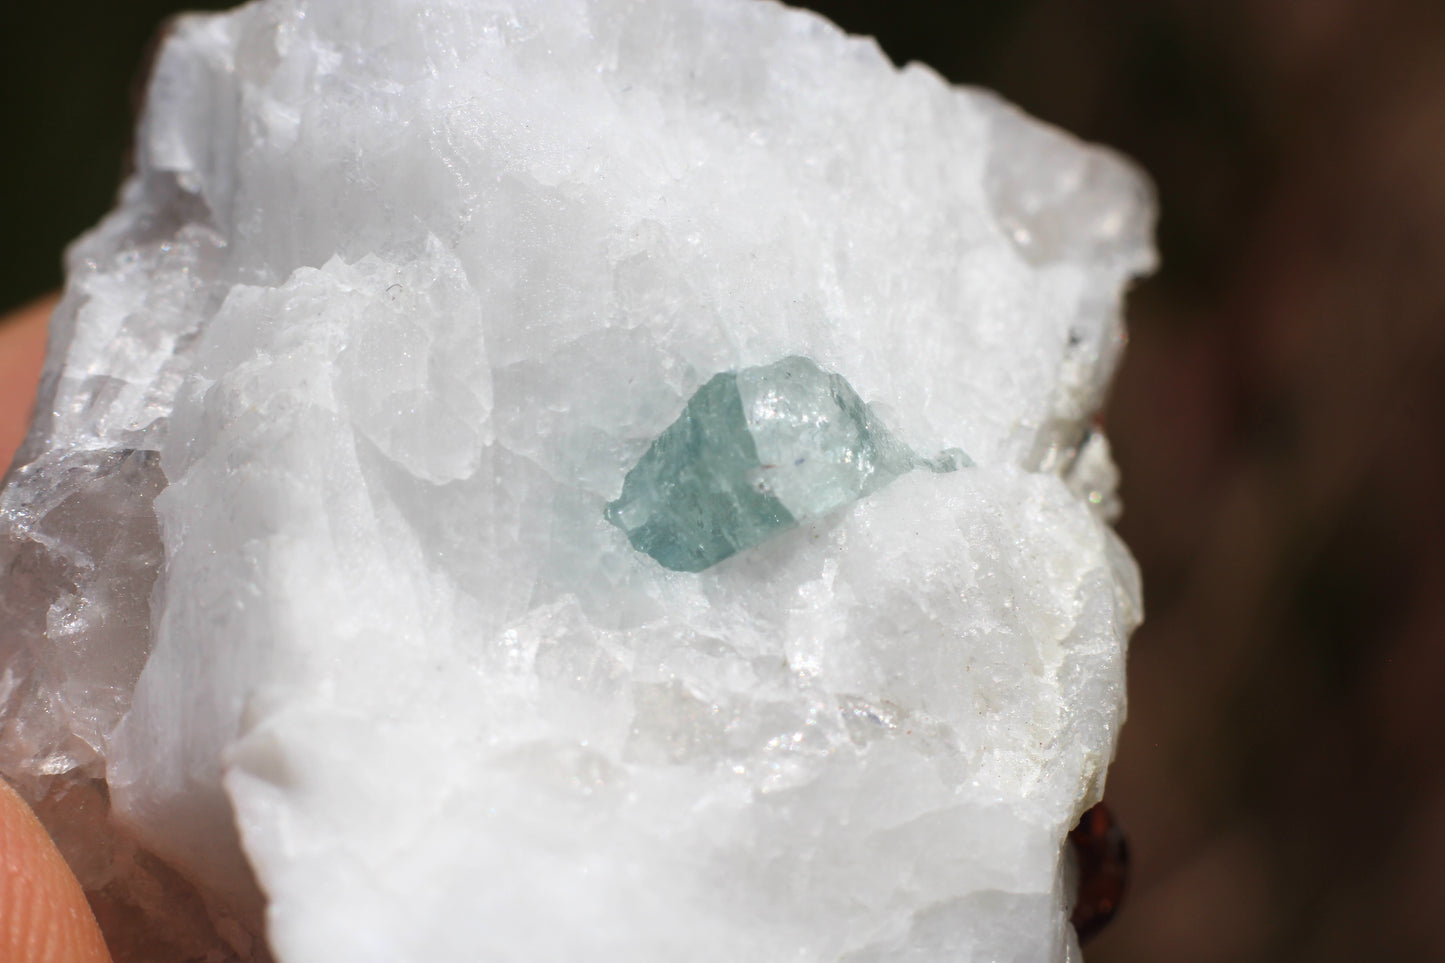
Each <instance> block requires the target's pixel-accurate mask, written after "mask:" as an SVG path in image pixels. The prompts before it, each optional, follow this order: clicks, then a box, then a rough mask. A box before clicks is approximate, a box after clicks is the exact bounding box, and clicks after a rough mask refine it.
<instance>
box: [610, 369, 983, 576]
mask: <svg viewBox="0 0 1445 963" xmlns="http://www.w3.org/2000/svg"><path fill="white" fill-rule="evenodd" d="M968 464H970V462H969V460H968V457H967V456H966V455H964V454H963V452H961V451H959V450H957V449H949V450H948V451H945V452H943V453H942V454H941V455H939V456H938V457H937V458H933V459H928V458H921V457H919V456H918V455H916V454H914V453H913V451H911V450H910V449H909V448H908V447H907V446H906V445H904V444H903V443H902V442H900V441H898V440H897V439H896V438H894V437H893V435H892V434H891V433H890V432H889V431H888V429H887V428H885V427H884V426H883V425H882V424H880V423H879V422H878V420H877V419H876V418H875V417H874V415H873V412H872V411H871V410H870V409H869V407H868V406H867V405H866V404H864V403H863V400H862V399H861V398H859V397H858V393H857V392H856V391H854V390H853V388H852V386H851V385H849V384H848V382H847V381H845V380H844V379H843V378H842V377H841V376H839V375H836V374H833V373H831V372H828V371H824V370H823V369H821V368H819V367H818V366H817V365H816V364H815V363H813V362H812V361H810V360H809V359H807V358H802V357H797V356H793V357H788V358H784V359H783V360H781V361H778V362H776V363H774V364H770V365H762V366H760V367H755V368H744V369H742V370H741V371H729V372H724V373H722V374H718V375H714V376H713V377H712V378H711V379H710V380H709V381H708V382H707V384H705V385H703V386H702V387H701V388H699V389H698V391H697V393H696V394H694V395H693V396H692V398H691V399H689V400H688V403H687V407H685V408H684V409H683V411H682V414H681V415H680V416H679V417H678V419H677V420H676V421H674V422H673V423H672V424H670V425H668V426H667V428H666V429H664V430H663V432H662V434H660V435H658V436H657V439H656V440H655V441H653V443H652V445H651V447H649V448H648V449H647V451H646V452H645V453H644V454H643V456H642V458H641V459H640V460H639V461H638V463H637V464H636V465H635V466H634V467H633V469H632V470H631V471H630V472H628V473H627V478H626V480H625V481H624V482H623V484H622V495H621V496H620V497H619V498H618V499H617V500H616V501H614V502H612V503H611V504H609V505H608V506H607V510H606V514H607V520H608V521H610V522H612V524H614V525H616V526H617V527H618V528H620V529H622V530H623V531H624V532H626V533H627V538H628V540H629V541H631V543H632V546H633V548H635V549H637V550H638V551H639V552H645V553H646V554H648V555H650V556H652V557H653V558H654V559H656V560H657V562H658V563H659V564H661V565H662V566H663V567H664V568H669V569H672V570H673V571H678V572H700V571H702V570H703V569H705V568H708V567H710V566H712V565H716V564H717V563H718V562H721V561H722V560H723V559H725V558H727V557H729V556H731V555H735V554H736V553H738V552H741V551H743V550H745V549H749V548H752V547H753V546H754V545H757V544H758V543H759V542H761V541H763V540H764V539H767V538H770V537H772V536H773V535H776V534H778V533H779V532H782V531H785V530H787V529H789V528H792V527H793V526H795V525H797V524H798V523H799V522H801V521H804V520H807V519H810V518H817V517H820V516H822V515H826V514H828V513H829V512H832V511H835V510H837V509H839V508H842V507H843V506H845V505H848V504H851V503H852V502H855V501H857V500H858V499H860V498H862V497H864V496H865V495H868V494H870V493H871V492H874V491H877V490H878V489H879V488H882V487H883V486H884V485H886V484H888V483H889V482H890V481H892V480H893V479H895V478H897V477H898V476H899V475H902V474H904V473H905V472H909V471H913V470H914V469H916V468H926V469H929V470H931V471H936V472H945V471H954V470H956V469H958V468H961V467H964V466H966V465H968Z"/></svg>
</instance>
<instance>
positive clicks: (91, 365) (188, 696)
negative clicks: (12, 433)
mask: <svg viewBox="0 0 1445 963" xmlns="http://www.w3.org/2000/svg"><path fill="white" fill-rule="evenodd" d="M136 144H137V150H136V165H135V173H134V174H133V175H132V176H131V178H130V179H129V181H128V182H127V184H126V185H125V188H124V190H123V193H122V196H121V199H120V203H119V205H118V207H117V209H116V210H115V211H114V212H113V213H112V214H111V215H110V216H109V217H107V218H106V219H105V221H104V222H103V223H102V224H100V225H99V226H98V227H97V228H96V229H95V230H94V231H93V232H91V233H90V234H89V235H87V236H86V237H85V238H83V239H82V240H81V241H79V242H78V243H77V245H76V246H75V247H74V248H73V249H72V250H71V252H70V254H69V260H68V263H69V276H68V281H67V287H66V296H65V298H64V300H63V302H62V304H61V306H60V308H59V309H58V311H57V313H56V316H55V319H54V322H53V325H52V335H51V343H50V350H49V357H48V361H47V368H46V374H45V377H44V381H43V384H42V387H41V394H40V399H39V404H38V411H39V415H38V416H37V418H36V421H35V424H34V426H33V429H32V431H31V434H30V436H29V439H28V440H27V442H26V444H25V446H24V448H23V449H22V451H21V453H20V455H19V456H18V458H17V461H16V463H15V466H14V467H13V468H12V470H11V472H10V474H9V475H8V477H7V481H6V484H5V487H4V488H3V490H0V572H3V573H4V580H3V584H0V770H3V772H4V774H5V776H6V777H7V778H9V779H11V780H12V781H13V782H15V783H16V785H17V786H19V787H20V788H21V790H22V791H23V792H24V793H25V794H26V795H27V796H28V797H29V798H30V799H31V800H32V802H34V803H35V804H36V805H37V807H38V809H39V810H40V812H41V813H42V816H43V817H44V819H45V820H46V821H47V823H48V824H49V826H50V827H51V829H52V830H53V831H54V832H55V833H56V835H57V836H58V837H59V838H60V840H61V843H62V847H63V849H64V850H65V852H66V853H67V856H68V857H69V858H70V859H71V861H72V865H74V866H75V868H76V869H77V872H78V873H79V874H80V876H81V878H82V881H83V882H84V883H85V885H86V886H87V887H88V888H89V889H90V891H91V892H92V894H93V895H94V896H95V898H96V900H97V903H98V905H103V906H104V907H106V914H107V918H108V919H111V920H115V921H118V922H117V926H118V927H119V925H120V923H123V922H125V921H126V920H129V923H130V926H129V932H130V933H131V934H132V937H131V941H130V942H123V941H121V942H118V943H117V955H118V957H120V958H121V959H122V960H125V959H135V960H142V959H143V960H147V961H155V963H164V961H169V960H193V959H202V958H204V959H209V960H264V959H267V958H275V959H277V960H280V961H282V963H320V961H334V960H346V961H349V963H350V961H363V963H364V961H396V960H421V959H425V960H434V961H474V960H479V959H482V960H497V961H510V960H526V961H529V963H541V961H549V960H558V961H561V960H576V959H583V958H585V959H589V960H602V961H610V960H616V961H627V963H647V961H673V960H678V959H687V960H692V961H697V963H708V961H717V963H737V961H739V960H759V961H768V960H776V961H782V960H788V961H794V963H803V961H843V960H846V961H849V963H870V961H879V963H883V961H889V963H896V961H919V963H924V961H927V963H943V961H948V963H965V961H970V960H972V961H983V960H995V959H1009V960H1019V961H1061V960H1065V959H1073V958H1076V954H1077V949H1076V943H1075V940H1074V936H1073V934H1072V932H1071V931H1070V930H1069V928H1068V925H1067V923H1066V919H1067V908H1066V906H1067V903H1068V900H1069V898H1070V893H1069V888H1068V882H1067V881H1068V874H1069V866H1068V861H1067V859H1066V858H1065V855H1064V849H1063V846H1064V838H1065V834H1066V832H1067V831H1068V829H1069V828H1070V826H1071V825H1072V824H1073V823H1074V821H1075V820H1076V819H1077V817H1078V815H1079V813H1080V812H1081V811H1082V810H1083V809H1084V808H1085V807H1086V806H1088V805H1089V804H1091V803H1092V802H1093V801H1095V800H1096V799H1097V798H1098V797H1099V794H1100V792H1101V788H1102V785H1103V778H1104V772H1105V768H1106V766H1107V764H1108V761H1109V759H1110V757H1111V755H1112V752H1113V747H1114V742H1115V738H1116V735H1117V732H1118V727H1119V724H1120V722H1121V721H1122V718H1123V709H1124V687H1123V678H1124V676H1123V670H1124V647H1125V642H1126V639H1127V636H1128V633H1129V631H1130V630H1131V628H1132V627H1133V626H1134V624H1135V623H1136V622H1137V620H1138V618H1139V595H1138V585H1137V581H1136V576H1135V570H1134V567H1133V564H1132V562H1131V561H1130V559H1129V557H1128V555H1127V553H1126V551H1125V550H1124V549H1123V548H1122V546H1121V545H1120V544H1119V542H1118V541H1117V540H1116V538H1115V537H1114V535H1113V534H1112V532H1111V531H1110V529H1109V527H1108V518H1107V511H1108V509H1109V508H1110V506H1111V505H1113V504H1114V493H1113V479H1114V470H1113V466H1112V463H1111V462H1110V460H1109V457H1108V448H1107V443H1106V442H1105V440H1104V438H1103V436H1102V435H1101V434H1099V433H1098V432H1097V431H1094V430H1091V428H1090V425H1091V418H1092V414H1093V412H1094V411H1095V409H1096V408H1097V406H1098V404H1099V402H1100V399H1101V397H1102V395H1103V392H1104V390H1105V387H1106V385H1107V382H1108V379H1109V376H1110V373H1111V371H1112V369H1113V366H1114V364H1115V361H1116V359H1117V355H1118V350H1119V347H1120V345H1121V344H1122V340H1123V339H1122V329H1121V325H1120V303H1121V297H1122V293H1123V291H1124V289H1125V287H1126V285H1127V283H1128V281H1129V279H1130V278H1131V277H1133V276H1135V275H1137V274H1139V273H1140V272H1141V271H1143V270H1146V269H1147V268H1148V267H1149V266H1150V264H1151V259H1152V254H1151V250H1150V246H1149V237H1148V235H1149V230H1150V222H1151V218H1152V206H1151V202H1150V198H1149V193H1148V190H1147V188H1146V186H1145V185H1144V183H1143V181H1142V179H1141V178H1140V177H1139V176H1138V175H1137V174H1136V173H1135V172H1134V171H1133V170H1132V168H1130V167H1129V166H1128V165H1127V164H1125V163H1122V162H1121V161H1120V160H1118V159H1117V158H1116V157H1114V156H1113V155H1111V154H1109V153H1108V152H1106V151H1103V150H1099V149H1096V148H1090V147H1086V146H1083V145H1080V144H1079V143H1077V142H1075V141H1074V140H1072V139H1070V138H1069V137H1067V136H1065V135H1063V134H1060V133H1058V132H1056V131H1053V130H1050V129H1048V128H1046V127H1044V126H1042V125H1040V124H1038V123H1036V122H1034V121H1031V120H1029V119H1028V118H1026V117H1024V116H1022V115H1021V114H1020V113H1018V112H1017V111H1016V110H1014V109H1013V108H1011V107H1008V106H1007V105H1005V104H1003V103H1002V102H1000V101H999V100H998V99H996V98H995V97H993V96H992V95H989V94H987V93H984V92H981V91H972V90H964V89H957V88H953V87H950V86H949V85H948V84H946V83H945V82H944V81H942V80H941V79H940V78H939V77H938V76H937V75H936V74H934V73H932V72H931V71H929V70H928V69H926V68H924V67H919V66H911V67H908V68H906V69H903V70H897V69H895V68H894V67H893V66H892V65H891V64H890V63H889V62H888V61H887V59H886V58H885V57H884V56H883V55H882V54H881V53H880V52H879V50H878V48H877V47H876V46H875V45H874V44H873V43H872V42H871V41H868V40H863V39H857V38H853V37H848V36H846V35H844V34H843V33H841V32H840V31H838V30H837V29H836V28H834V27H833V26H831V25H830V24H828V23H827V22H826V21H824V20H822V19H821V18H819V17H817V16H815V15H812V14H808V13H803V12H799V11H795V10H790V9H787V8H785V7H783V6H780V5H777V4H774V3H770V2H754V0H368V2H366V3H357V2H355V0H261V2H257V3H252V4H249V5H247V6H244V7H241V8H239V9H237V10H235V11H233V12H231V13H227V14H223V15H215V16H204V17H202V16H196V17H188V18H184V19H182V20H180V21H179V22H178V23H177V24H176V25H175V27H174V29H173V30H172V31H171V33H170V36H169V39H168V40H167V41H166V43H165V45H164V47H163V49H162V50H161V52H160V55H159V59H158V61H157V65H156V68H155V72H154V75H153V77H152V79H151V81H150V86H149V96H148V101H147V105H146V110H145V113H144V117H143V119H142V121H141V125H140V129H139V131H138V134H137V141H136ZM794 356H800V357H806V358H809V359H812V361H813V363H814V364H816V366H817V368H818V369H819V370H820V371H823V372H828V373H835V374H836V375H837V376H838V377H839V378H841V379H846V382H847V384H849V385H851V386H852V389H856V395H854V394H851V393H850V394H849V395H848V399H847V400H846V403H845V404H844V405H843V407H844V408H847V407H849V406H850V405H852V400H851V399H852V398H854V397H861V398H864V399H867V401H868V403H869V405H870V409H869V411H870V414H869V415H868V416H867V417H869V418H872V417H874V415H875V414H876V418H877V419H878V421H879V422H880V423H882V424H886V425H887V426H888V428H889V430H890V432H891V433H892V435H893V436H894V437H895V438H896V440H897V443H898V444H899V445H900V446H902V448H900V449H899V450H903V448H906V449H907V450H909V451H915V452H925V453H931V452H939V451H946V450H948V449H952V448H958V449H961V450H963V451H967V452H968V454H969V456H970V457H971V459H972V461H973V462H974V467H971V468H969V469H968V470H966V471H953V472H934V471H911V472H907V473H904V474H901V475H898V477H896V478H894V479H893V480H892V481H891V483H889V484H888V485H887V486H886V487H878V486H876V485H875V484H874V482H875V481H876V480H878V479H881V478H882V477H883V476H885V475H890V474H898V473H897V472H896V471H895V470H894V466H893V463H892V462H891V461H890V459H891V458H893V457H894V456H893V455H891V454H888V453H887V452H883V453H880V454H879V456H878V457H879V465H880V468H881V470H880V471H879V472H878V473H877V474H876V475H872V476H868V477H866V478H865V477H862V476H860V475H859V474H858V473H857V472H856V471H855V470H853V469H849V470H841V469H839V466H838V465H837V464H836V463H833V464H829V463H828V462H827V461H826V460H825V461H824V462H823V463H822V464H821V465H818V464H817V463H815V466H814V467H815V469H816V470H818V471H819V472H820V474H819V475H817V476H812V475H809V474H807V473H806V472H800V473H795V474H793V475H791V476H782V475H780V476H778V481H777V482H776V483H775V484H774V487H773V496H774V497H775V498H776V500H777V501H778V502H779V503H780V504H782V505H784V506H785V507H786V508H787V510H788V513H789V514H790V515H793V516H794V517H795V518H796V519H799V520H800V524H798V525H796V526H795V527H793V528H791V529H789V530H787V531H783V532H780V533H778V534H776V536H775V537H772V538H769V539H767V540H765V541H762V542H760V543H758V544H757V545H756V546H755V547H753V548H751V549H749V550H748V551H746V552H740V553H738V554H737V555H735V556H734V557H733V558H731V559H730V560H729V561H728V562H727V563H726V564H723V565H717V566H714V567H712V568H709V569H707V570H705V571H701V572H698V573H689V572H674V571H669V570H667V569H665V568H663V567H661V566H659V565H657V564H656V563H655V562H654V561H653V560H652V559H651V558H649V557H647V555H645V554H643V553H641V552H638V551H636V550H635V549H634V548H633V547H632V545H631V544H629V542H628V538H627V535H626V534H625V533H624V532H623V531H621V530H620V529H619V528H618V527H616V526H615V525H613V524H610V523H609V522H608V520H607V519H606V517H604V516H605V513H606V510H607V506H608V505H609V504H615V505H617V507H616V509H615V514H620V515H625V514H626V512H627V511H628V509H627V507H626V505H627V498H628V495H627V489H628V484H629V483H628V481H627V477H628V472H629V470H631V469H633V468H634V467H635V466H638V465H639V460H643V461H645V460H646V459H647V458H648V457H649V456H648V454H647V452H648V450H649V448H650V447H651V446H653V444H654V442H656V441H657V440H658V439H659V438H660V436H665V435H666V434H667V432H669V431H671V430H672V429H669V427H668V426H669V425H670V424H672V423H673V422H674V421H675V420H676V419H677V417H678V413H679V412H680V411H683V410H684V409H686V408H687V407H688V406H689V401H688V399H690V398H693V397H694V396H695V395H697V393H698V392H699V391H702V392H704V394H706V392H708V391H709V390H713V389H710V388H709V384H710V381H711V379H713V378H714V377H715V376H716V375H717V373H718V372H737V373H738V374H737V381H736V389H737V391H738V397H739V399H740V404H741V406H742V410H743V411H744V412H747V411H748V410H749V407H750V405H751V404H753V402H755V401H756V399H757V398H758V397H759V394H758V392H759V390H762V389H764V388H765V387H766V386H765V385H763V386H761V387H760V386H759V385H752V386H751V387H749V386H748V385H747V384H745V383H746V382H747V381H748V378H749V377H751V376H750V375H748V374H747V373H748V372H750V371H751V372H754V373H756V372H759V371H765V370H767V368H768V366H771V365H774V364H776V363H777V362H778V359H783V358H790V357H794ZM749 399H752V401H749ZM735 414H736V413H735V412H734V416H735ZM855 414H856V412H855ZM843 424H844V425H845V426H846V425H847V422H844V423H843ZM859 424H861V422H857V420H856V418H855V420H854V422H853V427H852V428H849V429H848V430H858V425H859ZM869 424H871V422H869ZM835 427H836V426H835ZM791 430H792V429H789V431H791ZM869 431H870V432H871V429H869ZM729 437H730V438H731V439H732V440H733V441H740V439H739V438H738V436H737V435H736V433H735V432H734V433H732V434H731V435H730V436H729ZM750 438H751V439H752V442H753V445H754V447H755V449H756V455H757V459H758V462H759V465H760V466H761V465H764V464H774V463H776V459H777V458H778V457H779V456H778V455H777V454H776V453H775V452H773V451H772V450H771V449H770V448H769V445H771V444H772V440H770V439H772V438H773V436H770V435H769V433H768V431H761V432H756V431H751V430H750ZM860 439H861V434H860ZM815 442H816V444H818V445H820V446H822V449H828V450H833V449H832V448H830V447H829V446H830V445H831V444H832V443H831V442H823V441H819V440H816V439H815V440H813V441H812V442H809V443H815ZM860 444H861V441H860ZM822 449H820V450H822ZM855 450H857V451H861V450H863V449H862V448H856V449H855ZM795 467H799V468H803V467H806V465H805V466H795ZM856 467H857V466H856V465H855V466H853V468H854V469H856ZM850 471H852V473H851V474H850ZM825 476H826V477H825ZM788 477H791V478H792V479H794V480H796V481H797V482H798V485H796V486H795V485H793V484H792V482H790V481H788V480H787V478H788ZM634 484H635V483H634ZM835 488H836V491H835V490H834V489H835ZM864 489H871V494H869V495H868V497H866V498H863V499H861V500H859V501H856V502H854V503H853V504H851V505H849V506H848V507H847V508H846V510H843V511H828V506H829V505H832V504H834V503H835V502H836V501H837V498H838V497H844V496H847V495H848V494H849V493H854V492H856V491H861V490H864ZM820 493H827V494H820ZM839 493H841V494H839ZM815 496H816V497H817V498H818V499H820V500H816V501H815ZM619 499H620V502H619ZM263 893H264V897H263V895H262V894H263ZM119 931H120V929H119V928H118V929H117V932H119Z"/></svg>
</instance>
